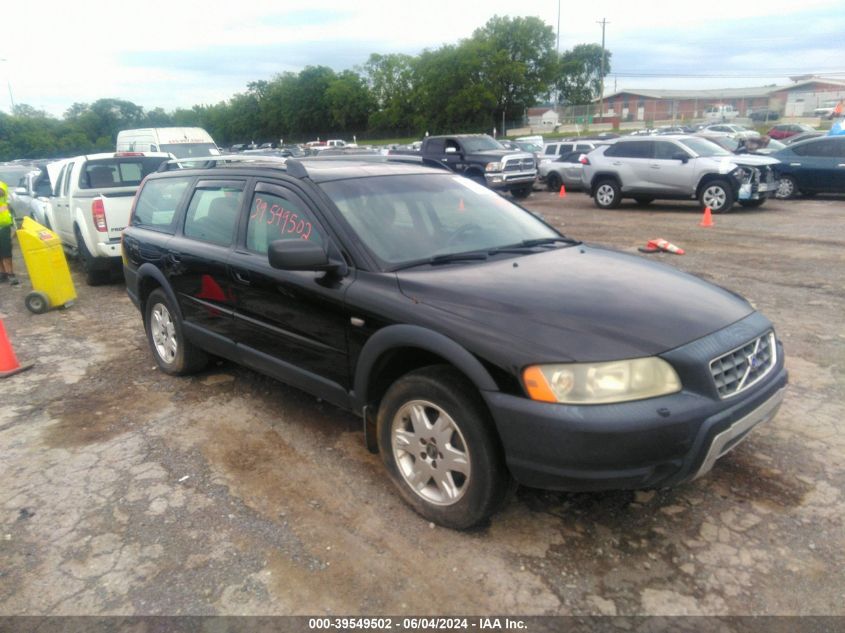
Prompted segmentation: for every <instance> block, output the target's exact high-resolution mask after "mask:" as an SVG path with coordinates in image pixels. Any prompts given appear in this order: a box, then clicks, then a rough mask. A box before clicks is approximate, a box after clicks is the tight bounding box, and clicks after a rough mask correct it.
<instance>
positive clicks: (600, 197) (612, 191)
mask: <svg viewBox="0 0 845 633" xmlns="http://www.w3.org/2000/svg"><path fill="white" fill-rule="evenodd" d="M593 200H595V203H596V206H597V207H598V208H599V209H615V208H616V207H618V206H619V203H621V202H622V189H620V188H619V183H617V182H616V181H615V180H601V181H599V183H598V184H597V185H596V189H595V192H594V193H593Z"/></svg>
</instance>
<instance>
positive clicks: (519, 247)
mask: <svg viewBox="0 0 845 633" xmlns="http://www.w3.org/2000/svg"><path fill="white" fill-rule="evenodd" d="M559 242H560V243H563V244H570V245H571V246H577V245H578V244H581V241H580V240H574V239H572V238H571V237H540V238H536V239H533V240H522V241H521V242H518V243H516V244H508V245H507V246H500V247H499V248H493V249H490V250H489V251H487V254H488V255H496V254H497V253H524V252H526V251H527V250H529V249H532V248H536V247H537V246H546V245H548V244H556V243H559Z"/></svg>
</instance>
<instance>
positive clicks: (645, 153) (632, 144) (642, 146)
mask: <svg viewBox="0 0 845 633" xmlns="http://www.w3.org/2000/svg"><path fill="white" fill-rule="evenodd" d="M652 145H653V143H652V141H629V142H627V143H616V144H615V145H611V146H610V147H608V148H607V150H606V151H605V152H604V155H605V156H617V157H619V158H651V154H652Z"/></svg>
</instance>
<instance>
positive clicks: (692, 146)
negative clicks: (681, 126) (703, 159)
mask: <svg viewBox="0 0 845 633" xmlns="http://www.w3.org/2000/svg"><path fill="white" fill-rule="evenodd" d="M679 142H680V143H681V145H683V146H684V147H686V148H687V149H689V150H691V151H692V152H693V154H695V155H696V156H732V154H731V153H730V152H729V151H728V150H726V149H724V148H722V147H719V146H718V145H716V143H713V142H711V141H708V140H707V139H705V138H685V139H684V140H682V141H679Z"/></svg>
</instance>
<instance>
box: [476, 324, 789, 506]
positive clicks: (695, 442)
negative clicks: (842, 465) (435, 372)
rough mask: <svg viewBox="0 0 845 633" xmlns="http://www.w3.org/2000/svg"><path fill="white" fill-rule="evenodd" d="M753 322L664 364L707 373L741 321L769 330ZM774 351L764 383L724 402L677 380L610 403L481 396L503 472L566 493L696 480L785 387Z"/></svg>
mask: <svg viewBox="0 0 845 633" xmlns="http://www.w3.org/2000/svg"><path fill="white" fill-rule="evenodd" d="M754 316H755V315H752V317H754ZM757 316H759V315H757ZM752 317H749V319H744V320H743V321H740V322H739V324H734V326H731V327H729V328H726V329H725V330H723V331H721V332H718V333H716V334H714V335H711V336H709V337H705V339H702V340H701V341H697V342H694V343H691V344H689V345H687V346H684V347H683V348H679V349H678V350H673V351H672V352H670V353H669V354H666V355H664V357H665V358H667V360H670V362H672V364H673V365H674V366H675V367H676V368H679V367H680V368H681V369H680V371H681V372H682V371H683V365H685V364H689V365H701V364H702V363H703V364H704V366H705V367H706V366H707V364H706V363H707V362H709V359H710V358H713V357H715V356H716V355H717V354H716V353H714V351H719V350H721V351H724V350H726V349H731V348H732V346H733V345H734V343H735V342H736V341H739V342H742V340H741V339H742V337H743V336H747V334H743V332H745V333H747V332H748V329H749V328H748V327H747V323H746V322H747V321H749V320H750V321H752V322H753V321H759V320H760V319H762V321H764V322H765V323H768V322H767V321H766V320H765V318H764V317H762V316H760V317H759V319H753V318H752ZM765 323H764V324H762V325H763V328H764V327H765ZM743 324H745V326H744V325H743ZM768 327H771V326H770V325H769V326H768ZM763 331H765V330H764V329H762V331H760V332H759V333H760V334H761V333H762V332H763ZM714 337H715V338H717V339H718V342H717V343H716V344H714V342H713V341H711V340H710V339H711V338H714ZM749 338H751V337H750V336H748V337H747V338H746V339H745V340H748V339H749ZM732 339H734V342H731V340H732ZM778 348H779V350H778V352H779V353H778V360H777V363H776V364H775V366H774V367H773V369H772V370H771V371H770V372H769V373H768V374H767V375H766V377H765V378H764V379H763V380H761V381H760V382H759V383H757V384H756V385H754V387H752V388H750V389H748V391H746V392H744V393H742V394H740V395H739V396H736V397H732V398H728V399H724V400H723V399H720V398H719V397H718V394H716V393H715V387H713V388H712V390H711V389H710V387H712V384H707V382H708V380H707V379H705V378H704V377H703V376H702V377H701V380H700V381H699V380H696V379H695V378H693V379H691V380H689V381H688V380H686V379H685V377H684V375H683V373H682V380H683V381H684V387H685V388H684V390H683V391H681V392H679V393H676V394H672V395H669V396H663V397H659V398H651V399H647V400H640V401H635V402H627V403H620V404H613V405H593V406H572V405H563V404H548V403H542V402H535V401H533V400H529V399H527V398H524V397H519V396H513V395H509V394H504V393H501V392H484V393H483V396H484V399H485V401H486V402H487V406H488V408H489V410H490V412H491V413H492V415H493V419H494V421H495V424H496V427H497V429H498V431H499V436H500V438H501V440H502V445H503V447H504V451H505V457H506V460H507V464H508V467H509V469H510V471H511V473H512V474H513V476H514V477H515V478H516V480H517V481H519V482H520V483H521V484H524V485H527V486H531V487H536V488H546V489H552V490H569V491H586V490H613V489H640V488H654V487H662V486H669V485H675V484H678V483H681V482H684V481H689V480H691V479H694V478H696V477H700V476H701V475H703V474H705V473H706V472H708V471H709V470H710V469H711V468H712V467H713V464H714V463H715V462H716V460H717V459H718V458H719V457H721V456H723V455H724V454H726V453H727V452H728V451H730V450H731V449H732V448H734V447H735V446H736V445H737V444H739V443H740V442H741V441H742V440H743V439H744V438H745V437H746V436H747V434H748V433H749V432H750V431H751V429H752V428H753V427H755V426H757V425H759V424H761V423H764V422H766V421H768V420H770V419H771V418H772V417H774V415H775V413H776V412H777V410H778V408H779V406H780V404H781V402H782V400H783V396H784V392H785V389H786V384H787V379H788V376H787V372H786V369H785V368H784V366H783V354H782V350H781V349H780V344H778ZM696 355H698V356H703V359H702V358H696ZM672 357H674V358H672ZM679 359H680V360H679ZM710 382H711V383H712V380H711V381H710ZM688 383H689V384H688Z"/></svg>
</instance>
